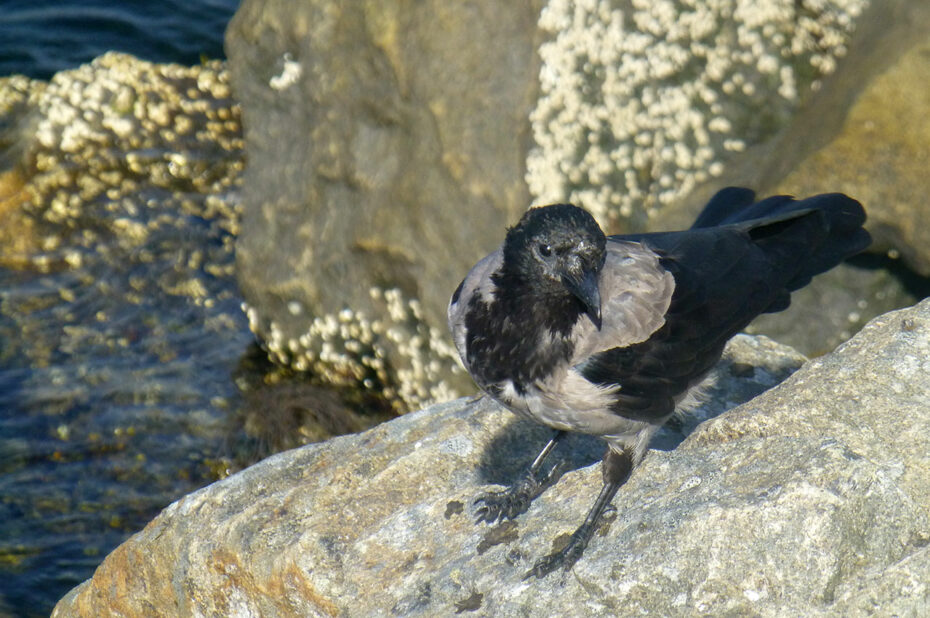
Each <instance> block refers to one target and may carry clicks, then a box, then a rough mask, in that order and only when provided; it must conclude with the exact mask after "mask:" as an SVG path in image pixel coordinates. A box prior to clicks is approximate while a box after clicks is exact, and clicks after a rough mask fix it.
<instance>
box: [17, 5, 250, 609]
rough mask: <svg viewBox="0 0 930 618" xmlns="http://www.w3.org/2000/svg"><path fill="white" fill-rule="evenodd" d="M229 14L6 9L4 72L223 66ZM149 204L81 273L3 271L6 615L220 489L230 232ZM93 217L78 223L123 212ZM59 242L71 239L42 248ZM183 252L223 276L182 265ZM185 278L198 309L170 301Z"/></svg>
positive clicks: (235, 306)
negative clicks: (155, 520) (127, 233)
mask: <svg viewBox="0 0 930 618" xmlns="http://www.w3.org/2000/svg"><path fill="white" fill-rule="evenodd" d="M238 4H239V2H238V0H183V1H178V0H157V1H156V0H152V1H148V2H145V1H140V0H128V1H127V0H121V1H114V0H83V1H81V0H28V1H24V0H0V76H6V75H11V74H25V75H28V76H30V77H33V78H40V79H48V78H49V77H51V76H52V75H53V74H54V73H55V72H57V71H60V70H63V69H70V68H74V67H76V66H78V65H80V64H83V63H86V62H89V61H91V60H92V59H93V58H95V57H97V56H99V55H101V54H103V53H104V52H106V51H110V50H116V51H122V52H128V53H131V54H133V55H135V56H137V57H139V58H142V59H144V60H150V61H154V62H176V63H180V64H186V65H194V64H199V63H200V62H201V59H202V58H222V57H223V47H222V43H223V34H224V29H225V27H226V24H227V23H228V21H229V19H230V18H231V17H232V14H233V13H234V12H235V10H236V8H237V6H238ZM3 123H4V118H2V117H0V128H2V127H3ZM3 146H4V144H3V143H2V140H0V161H2V160H3V154H4V153H3V152H2V148H3ZM5 171H6V170H3V169H0V174H2V173H3V172H5ZM179 190H184V189H183V187H181V188H179ZM150 197H151V196H150ZM201 197H202V196H192V199H201ZM225 199H226V200H227V201H228V202H230V203H235V199H236V198H235V196H227V197H226V198H225ZM140 201H141V200H140ZM152 202H153V203H157V204H156V205H154V206H152V205H149V206H147V209H145V210H143V211H142V212H141V213H139V215H138V218H139V219H140V222H142V223H147V222H149V221H150V220H152V219H153V218H154V217H156V216H161V217H162V218H164V217H169V218H171V219H172V220H173V221H175V224H174V225H171V226H166V228H165V229H164V230H163V231H160V232H159V233H155V234H152V235H151V237H150V239H149V242H148V243H147V245H146V246H145V247H138V248H130V249H126V247H124V246H123V245H120V244H119V243H118V242H115V240H114V241H113V242H110V241H108V240H107V238H103V239H102V240H101V243H100V245H101V246H103V245H106V246H104V247H103V248H105V249H107V251H105V252H102V251H96V250H88V251H86V253H85V254H84V255H85V259H84V261H83V266H82V267H80V268H75V269H71V268H67V267H55V268H53V269H52V270H51V272H38V271H36V270H34V269H31V268H29V267H25V268H12V269H11V268H7V267H5V266H0V616H8V615H9V616H43V615H45V616H47V615H48V614H49V612H50V611H51V609H52V606H53V605H54V603H55V602H56V601H57V600H58V598H60V597H61V596H62V595H64V594H65V593H66V592H67V591H68V590H69V589H70V588H72V587H73V586H75V585H76V584H78V583H80V582H81V581H83V580H85V579H87V578H89V577H90V576H91V575H93V571H94V569H95V568H96V566H97V565H98V564H99V563H100V561H101V560H103V558H104V557H105V556H106V554H107V553H109V552H110V551H111V550H112V549H113V548H114V547H116V546H117V545H118V544H119V543H121V542H122V541H123V540H125V539H126V538H127V537H128V536H129V535H130V534H132V533H133V532H135V531H137V530H139V529H140V528H141V527H142V526H144V525H145V523H146V522H147V521H149V520H150V519H151V518H152V517H153V516H154V515H155V514H157V513H158V511H160V510H161V509H162V508H164V507H165V506H166V505H167V504H168V503H170V502H171V501H173V500H175V499H177V498H178V497H180V496H181V495H184V494H185V493H188V492H190V491H192V490H194V489H197V488H198V487H201V486H203V485H205V484H207V483H209V482H210V481H212V480H214V479H215V478H216V475H217V473H216V470H215V469H214V464H213V463H211V462H213V461H214V460H215V461H220V460H222V459H223V458H224V457H226V455H227V454H228V452H229V447H228V444H227V443H228V442H229V441H230V440H234V439H235V435H237V434H236V429H235V428H233V429H230V426H229V418H228V417H229V416H230V414H231V412H230V411H231V410H234V409H235V408H236V403H235V402H236V401H237V397H238V390H237V388H236V386H235V384H234V382H233V374H234V372H235V371H236V370H237V365H238V364H239V362H240V358H241V356H242V354H243V351H244V350H245V349H246V347H247V346H248V345H249V343H250V342H251V340H252V337H251V335H250V334H249V332H248V328H247V322H246V320H245V317H244V316H243V315H242V313H241V311H240V309H239V303H240V302H241V299H239V297H238V291H237V290H236V285H235V281H234V277H233V276H232V274H231V264H232V262H233V260H234V255H233V253H232V250H231V246H232V242H231V240H230V234H229V232H228V231H227V227H228V226H224V225H222V221H221V220H218V219H215V218H210V217H209V216H207V215H204V214H202V213H199V212H195V213H185V212H182V211H180V210H179V209H178V207H177V206H176V205H174V204H175V203H174V202H172V201H171V200H164V201H162V200H152ZM90 206H91V205H85V208H86V209H87V210H86V213H85V214H86V216H85V220H82V221H81V222H80V226H81V227H89V228H93V229H107V228H108V227H109V225H110V219H112V218H113V217H115V216H117V215H115V214H113V213H111V212H110V211H109V210H107V209H106V208H105V207H104V206H106V205H105V204H98V205H96V207H97V210H96V211H95V210H91V209H89V208H90ZM119 216H126V213H121V214H120V215H119ZM68 248H69V240H68V239H67V238H65V240H64V241H63V245H62V247H61V248H59V249H57V250H55V251H52V252H51V253H52V254H57V253H61V252H62V251H66V250H68ZM3 249H4V248H3V247H0V254H2V253H3ZM79 249H80V250H81V251H84V249H83V248H80V247H79ZM143 249H144V253H145V256H147V257H145V256H143V255H142V253H143V251H142V250H143ZM192 255H195V256H197V255H204V256H207V260H206V261H207V263H208V265H211V266H213V265H219V266H223V267H224V268H225V270H224V271H223V273H225V274H216V271H213V270H209V269H207V270H205V269H204V268H203V267H200V268H195V269H194V270H190V269H189V268H180V266H179V265H183V264H188V263H189V262H190V260H189V257H190V256H192ZM52 257H53V258H55V255H52ZM142 257H145V259H141V258H142ZM188 279H196V280H197V281H199V282H200V283H201V285H202V287H203V289H204V290H205V291H206V293H207V295H208V296H209V298H211V299H213V301H211V304H210V305H209V306H207V305H204V304H203V303H199V302H196V299H194V298H189V297H184V296H175V295H171V294H167V293H165V292H164V289H166V288H170V287H171V285H172V284H173V282H175V280H177V281H178V282H183V281H185V280H188ZM159 280H161V283H160V284H156V282H157V281H159ZM140 285H141V286H142V288H141V289H138V288H139V286H140ZM63 292H64V293H65V295H64V296H62V293H63ZM220 464H222V461H220Z"/></svg>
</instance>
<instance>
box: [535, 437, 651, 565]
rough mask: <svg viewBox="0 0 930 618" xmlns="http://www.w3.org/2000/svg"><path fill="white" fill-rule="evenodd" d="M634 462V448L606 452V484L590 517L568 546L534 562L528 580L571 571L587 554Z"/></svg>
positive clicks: (589, 514) (573, 535)
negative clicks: (611, 502) (585, 553)
mask: <svg viewBox="0 0 930 618" xmlns="http://www.w3.org/2000/svg"><path fill="white" fill-rule="evenodd" d="M633 465H634V461H633V452H632V451H630V450H623V451H621V452H620V453H617V452H615V451H613V450H612V449H610V448H608V449H607V453H606V454H605V455H604V461H603V462H602V464H601V466H602V467H601V471H602V472H603V474H604V486H603V487H602V488H601V493H600V494H598V496H597V500H595V501H594V506H592V507H591V510H590V511H588V516H587V517H586V518H585V520H584V523H583V524H581V525H580V526H579V527H578V529H577V530H575V532H574V533H573V534H572V536H571V537H570V538H569V540H568V544H567V545H566V546H565V547H563V548H562V549H561V550H559V551H557V552H554V553H551V554H549V555H548V556H546V557H545V558H542V559H540V560H539V561H538V562H537V563H536V564H535V565H533V568H532V569H530V570H529V571H527V573H526V575H525V576H524V577H523V579H528V578H530V577H533V576H535V577H539V578H542V577H545V576H546V575H548V574H549V573H551V572H552V571H554V570H556V569H558V568H560V567H561V568H564V569H565V570H568V569H570V568H571V567H572V565H573V564H575V562H577V561H578V559H579V558H581V554H583V553H584V550H585V547H587V546H588V541H590V540H591V535H593V534H594V531H595V530H596V529H597V524H598V521H599V520H600V518H601V515H603V514H604V510H605V509H606V508H607V506H608V505H609V504H610V501H611V500H613V497H614V495H615V494H616V493H617V490H618V489H620V486H621V485H623V484H624V483H625V482H626V480H627V479H628V478H630V473H631V472H632V471H633Z"/></svg>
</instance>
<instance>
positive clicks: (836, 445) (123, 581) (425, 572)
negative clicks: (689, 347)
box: [54, 301, 930, 616]
mask: <svg viewBox="0 0 930 618" xmlns="http://www.w3.org/2000/svg"><path fill="white" fill-rule="evenodd" d="M928 346H930V301H928V302H925V303H923V304H921V305H918V306H916V307H914V308H911V309H906V310H902V311H899V312H894V313H890V314H887V315H885V316H882V317H880V318H878V319H877V320H875V321H873V322H872V323H871V324H870V325H869V326H867V327H866V328H865V329H864V330H863V331H862V332H860V333H859V334H858V335H857V336H856V337H854V338H853V339H852V340H851V341H850V342H848V343H847V344H845V345H843V346H841V347H840V348H839V349H838V350H837V351H835V352H834V353H832V354H830V355H827V356H825V357H822V358H820V359H817V360H814V361H811V362H808V363H807V364H805V365H804V366H803V367H802V368H801V369H800V370H798V371H797V372H796V373H794V374H793V375H792V376H791V377H789V378H788V379H787V380H785V381H784V382H782V383H781V384H780V385H778V386H775V387H774V388H771V389H770V390H768V391H766V392H764V393H762V394H761V395H759V396H758V397H755V398H754V399H750V400H749V401H748V402H747V403H745V404H743V405H741V406H739V407H737V408H736V409H734V410H731V411H729V412H727V413H725V414H722V415H719V416H714V414H716V413H717V411H719V410H722V409H725V408H726V407H727V406H729V405H730V404H735V403H739V402H740V401H744V400H746V398H748V397H752V395H753V394H754V393H758V392H759V391H760V390H764V389H765V388H768V387H770V386H772V385H773V384H775V383H777V382H778V381H779V380H781V379H782V378H783V377H784V376H785V375H787V374H790V373H791V371H792V370H793V368H794V367H796V366H797V365H798V363H799V362H800V361H801V360H802V359H801V357H799V356H798V355H797V354H796V353H794V352H793V351H791V350H790V349H786V348H784V347H780V346H776V345H774V344H771V343H770V342H768V341H766V340H764V339H762V340H760V339H753V338H750V337H746V336H739V337H737V338H736V339H735V340H734V342H732V344H731V347H730V348H729V352H728V356H727V357H726V360H725V361H724V362H723V363H722V364H721V365H720V367H718V370H717V372H718V376H717V386H716V387H715V388H714V389H712V390H711V394H710V399H709V404H708V405H709V406H710V407H709V408H708V409H707V411H705V412H703V413H701V414H700V417H712V418H709V419H708V420H706V421H705V422H704V423H703V424H701V425H700V426H699V427H697V429H696V430H694V431H693V432H691V431H690V428H687V429H685V430H684V431H681V430H678V429H674V428H672V429H666V430H664V432H663V433H664V434H665V439H668V440H670V442H671V444H675V443H676V442H678V441H680V440H681V436H682V434H689V435H687V436H686V437H684V441H682V442H680V444H677V446H675V447H674V448H672V450H653V451H650V453H649V454H648V455H647V457H646V459H645V460H644V462H643V464H642V465H641V467H639V468H638V469H637V470H636V471H635V472H634V474H633V476H632V477H631V479H630V481H629V482H628V483H627V484H626V485H625V486H624V487H623V488H622V489H621V490H620V492H619V493H618V495H617V497H616V498H615V501H614V503H615V506H616V509H617V510H616V512H615V513H613V515H612V516H611V517H610V518H608V521H607V522H605V524H604V525H603V526H602V527H601V529H600V530H599V532H598V533H597V535H596V536H595V537H594V539H593V541H592V543H591V545H590V546H589V547H588V550H587V552H586V554H585V556H584V557H583V559H582V560H581V561H579V562H578V563H577V564H576V565H575V567H574V568H573V569H572V570H571V571H570V572H568V573H564V574H563V573H556V574H553V575H551V576H550V577H548V578H546V579H544V580H541V581H536V580H531V581H524V580H523V579H522V576H523V574H524V572H525V571H526V570H527V569H528V568H529V566H531V565H532V563H533V561H534V560H535V559H536V558H537V557H539V556H540V555H542V554H543V553H546V552H548V551H550V549H551V543H553V542H554V541H557V539H558V537H559V535H562V534H565V533H569V532H570V531H572V530H573V529H574V528H575V527H576V526H577V524H578V523H579V520H580V519H581V518H582V517H583V514H584V512H585V511H586V509H587V508H588V506H589V505H590V502H591V500H592V499H593V497H594V494H595V493H596V491H597V488H598V487H599V485H600V471H599V470H598V467H597V466H596V465H587V464H591V463H593V462H595V461H596V460H597V458H598V456H599V454H600V452H601V449H602V445H600V444H598V443H597V441H591V440H585V439H583V438H574V439H573V440H572V441H571V442H570V448H568V449H563V447H561V446H560V447H559V450H557V451H556V454H557V456H558V457H561V458H565V457H568V458H569V460H570V462H571V464H572V466H571V467H572V468H574V469H573V470H572V471H570V472H568V473H566V474H565V475H564V476H563V477H562V478H561V479H560V480H559V481H558V483H556V484H555V485H554V486H553V487H551V488H550V489H549V490H548V491H546V492H545V493H544V494H543V495H542V496H541V497H540V498H538V499H537V500H536V502H535V503H534V504H533V506H532V507H531V508H530V510H529V511H528V512H527V513H525V514H524V515H522V516H520V517H518V518H517V519H516V520H515V521H512V522H506V523H504V524H502V525H499V526H496V527H487V526H481V525H475V524H474V523H473V520H472V508H473V507H472V505H471V504H472V501H473V500H474V498H475V496H476V495H477V494H479V493H480V492H481V491H482V490H485V489H487V488H488V485H487V484H488V483H506V482H510V481H512V480H513V479H514V478H515V477H516V476H517V475H518V474H519V473H520V471H521V470H522V468H523V466H525V465H526V464H527V462H528V461H529V460H531V459H532V457H533V456H534V455H535V453H536V450H537V449H538V448H539V447H540V446H541V445H542V444H543V443H544V442H545V440H546V438H547V435H548V433H547V432H546V431H545V430H544V429H541V428H538V427H536V426H534V425H531V424H528V423H524V422H522V421H517V420H516V419H515V418H514V417H513V416H512V415H510V414H509V413H507V412H505V411H503V410H501V409H500V408H498V407H497V406H495V405H493V404H491V403H489V402H488V401H487V400H480V401H478V402H475V403H473V402H469V401H467V400H458V401H455V402H451V403H448V404H442V405H439V406H436V407H433V408H430V409H426V410H423V411H421V412H417V413H413V414H410V415H407V416H405V417H403V418H401V419H397V420H394V421H391V422H388V423H385V424H382V425H380V426H379V427H377V428H375V429H373V430H370V431H368V432H365V433H362V434H358V435H355V436H348V437H343V438H336V439H334V440H331V441H329V442H326V443H323V444H320V445H314V446H309V447H303V448H300V449H297V450H294V451H289V452H287V453H282V454H279V455H276V456H274V457H271V458H269V459H267V460H265V461H263V462H261V463H260V464H258V465H256V466H253V467H251V468H249V469H247V470H245V471H243V472H241V473H239V474H236V475H234V476H232V477H230V478H228V479H225V480H223V481H220V482H218V483H216V484H214V485H211V486H210V487H207V488H205V489H203V490H201V491H199V492H197V493H195V494H192V495H190V496H187V497H185V498H183V499H182V500H179V501H178V502H176V503H175V504H173V505H172V506H171V507H169V508H168V509H166V510H165V511H164V512H163V513H162V514H161V515H160V516H159V517H158V518H156V519H155V520H154V521H153V522H152V523H150V524H149V525H148V526H147V527H146V528H145V530H143V531H141V532H140V533H139V534H137V535H135V536H134V537H133V538H132V539H130V540H129V541H128V542H127V543H125V544H124V545H122V546H121V547H120V548H119V549H117V550H116V551H115V552H114V553H113V554H111V555H110V556H109V557H108V558H107V559H106V560H105V561H104V563H103V564H102V565H101V567H100V569H99V570H98V571H97V573H96V574H95V576H94V578H93V579H92V580H90V581H88V582H86V583H84V584H82V585H81V586H79V587H78V588H76V589H75V590H74V591H72V592H71V593H70V594H69V595H68V596H67V597H65V598H64V599H63V600H62V602H61V603H60V604H59V606H58V607H57V608H56V611H55V614H54V615H56V616H66V615H99V614H107V613H119V614H120V615H123V616H133V615H144V614H145V613H153V612H154V613H159V612H161V613H169V614H174V613H178V612H180V613H204V614H214V613H219V614H225V613H229V612H231V611H233V609H235V610H236V611H242V612H252V613H256V614H262V615H285V614H294V613H298V614H308V613H309V614H324V615H355V614H362V615H391V614H403V615H424V616H427V615H442V614H451V613H454V612H456V611H460V612H464V611H473V612H475V615H489V616H490V615H520V614H523V613H529V614H538V613H544V614H550V615H551V614H553V613H555V614H559V615H568V616H582V615H592V614H604V613H609V614H617V615H631V614H637V613H639V612H649V613H661V614H663V615H680V614H692V613H715V614H718V613H740V614H744V613H752V614H756V615H780V614H782V613H784V612H785V611H788V612H790V613H798V614H804V615H837V614H844V613H853V614H855V613H858V612H868V611H884V609H885V608H895V609H897V610H898V611H900V612H901V613H904V614H915V615H919V614H920V613H921V611H922V609H926V604H927V598H928V597H927V592H928V591H927V587H926V583H925V582H926V580H927V577H928V573H927V572H926V568H927V565H928V561H927V548H928V543H930V520H928V509H930V493H928V490H927V484H926V483H925V479H926V476H927V473H928V472H930V470H928V466H930V456H928V453H930V448H928V438H927V436H928V435H930V431H928V430H930V416H928V413H927V411H928V410H930V405H928V404H930V383H928V382H927V379H928V376H930V372H928V371H927V363H928V361H927V359H928V358H930V354H928V353H930V349H928ZM675 434H677V437H676V435H675ZM579 465H581V466H582V467H580V468H579V467H578V466H579ZM207 530H209V534H205V531H207Z"/></svg>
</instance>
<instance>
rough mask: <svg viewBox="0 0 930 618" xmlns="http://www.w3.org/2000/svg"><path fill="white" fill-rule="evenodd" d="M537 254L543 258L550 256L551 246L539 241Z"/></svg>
mask: <svg viewBox="0 0 930 618" xmlns="http://www.w3.org/2000/svg"><path fill="white" fill-rule="evenodd" d="M539 255H541V256H543V257H545V258H547V257H550V256H551V255H552V247H550V246H549V245H547V244H545V243H540V244H539Z"/></svg>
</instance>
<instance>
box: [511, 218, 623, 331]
mask: <svg viewBox="0 0 930 618" xmlns="http://www.w3.org/2000/svg"><path fill="white" fill-rule="evenodd" d="M606 245H607V239H606V237H605V236H604V232H602V231H601V228H600V227H599V226H598V225H597V222H596V221H595V220H594V217H592V216H591V215H590V214H588V212H587V211H585V210H583V209H581V208H578V207H577V206H572V205H571V204H554V205H551V206H541V207H538V208H531V209H530V210H528V211H526V214H524V215H523V218H522V219H520V221H519V222H518V223H517V224H516V225H515V226H513V227H512V228H510V229H509V230H508V231H507V239H506V240H505V241H504V269H505V270H507V271H510V272H511V273H514V274H516V275H518V276H519V277H520V278H521V279H523V280H524V281H525V282H527V283H528V284H530V285H532V286H533V287H534V288H535V291H536V292H537V295H538V296H541V297H546V296H554V297H559V296H562V297H564V296H567V295H571V296H573V297H574V298H576V299H577V300H578V301H580V302H581V304H582V305H583V307H584V312H585V313H587V314H588V316H590V318H591V320H592V321H593V322H594V324H595V325H597V327H598V328H600V325H601V296H600V291H599V290H598V277H599V275H600V272H601V268H603V266H604V259H605V255H606V253H605V247H606Z"/></svg>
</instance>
